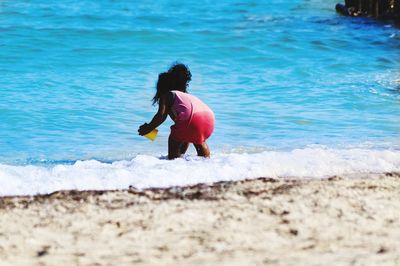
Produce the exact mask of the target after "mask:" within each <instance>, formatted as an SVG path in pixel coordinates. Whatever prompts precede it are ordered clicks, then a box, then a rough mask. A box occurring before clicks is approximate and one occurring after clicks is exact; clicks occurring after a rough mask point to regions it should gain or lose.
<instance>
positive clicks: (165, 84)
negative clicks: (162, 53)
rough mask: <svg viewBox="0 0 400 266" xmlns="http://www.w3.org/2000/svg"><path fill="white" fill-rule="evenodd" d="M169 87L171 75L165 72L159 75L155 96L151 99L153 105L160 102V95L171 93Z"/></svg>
mask: <svg viewBox="0 0 400 266" xmlns="http://www.w3.org/2000/svg"><path fill="white" fill-rule="evenodd" d="M171 87H172V84H171V75H170V74H169V73H167V72H163V73H161V74H159V75H158V81H157V91H156V95H154V97H153V105H154V104H156V103H158V102H159V101H160V97H161V95H162V94H164V93H167V92H169V91H171Z"/></svg>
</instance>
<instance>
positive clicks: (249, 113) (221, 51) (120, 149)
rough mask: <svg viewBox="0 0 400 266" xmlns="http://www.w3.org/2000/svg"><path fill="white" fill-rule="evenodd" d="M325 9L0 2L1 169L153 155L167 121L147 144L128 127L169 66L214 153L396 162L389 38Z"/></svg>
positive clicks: (141, 114)
mask: <svg viewBox="0 0 400 266" xmlns="http://www.w3.org/2000/svg"><path fill="white" fill-rule="evenodd" d="M336 2H337V1H322V0H321V1H317V0H312V1H300V0H298V1H296V0H291V1H289V0H287V1H283V0H273V1H239V0H234V1H217V2H216V1H208V0H200V1H196V2H193V3H192V2H188V1H164V0H161V1H156V2H154V3H149V2H148V1H111V0H109V1H106V0H99V1H94V0H93V1H89V0H87V1H45V0H38V1H33V2H32V1H22V0H21V1H1V2H0V72H1V77H0V164H3V165H8V166H11V165H14V166H15V165H16V166H26V165H28V166H29V165H30V166H36V165H45V166H46V165H64V164H73V163H74V162H75V161H77V160H89V159H96V160H99V161H103V162H109V163H111V162H116V161H119V160H131V159H133V158H136V157H137V156H138V155H142V154H144V155H149V156H156V157H157V156H161V155H165V154H166V153H167V138H168V134H169V128H168V127H169V126H170V125H171V124H172V122H171V121H170V120H169V121H167V122H166V123H164V125H162V126H161V127H160V133H159V137H158V139H157V140H156V141H155V142H154V143H151V142H149V141H148V140H146V139H144V138H143V137H140V136H138V135H137V128H138V127H139V125H141V124H142V123H144V122H148V121H149V120H150V119H151V118H152V116H153V115H154V113H155V111H156V110H157V108H156V107H154V106H152V105H151V101H150V100H151V98H152V97H153V95H154V92H155V88H154V87H155V82H156V79H157V75H158V73H159V72H162V71H165V70H167V68H168V67H169V66H170V65H171V63H173V62H174V61H176V60H178V61H180V62H183V63H185V64H187V65H188V66H189V67H190V69H191V71H192V74H193V80H192V82H191V84H190V87H189V91H190V92H191V93H193V94H194V95H197V96H199V97H200V98H201V99H202V100H204V101H205V102H206V103H207V104H208V105H209V106H210V107H211V108H212V109H213V110H214V112H215V115H216V119H217V122H216V129H215V133H214V134H213V136H212V137H211V139H210V140H209V144H210V146H211V148H212V151H213V153H214V154H217V155H218V154H226V153H227V154H241V153H258V152H264V151H278V152H279V151H281V152H286V151H288V152H290V151H292V150H294V149H306V148H307V147H312V146H313V145H317V146H318V147H320V146H322V147H325V148H329V149H343V150H347V149H353V148H362V149H367V150H376V149H378V150H392V151H393V150H395V151H397V150H399V147H400V138H399V137H400V70H399V69H400V68H399V67H400V53H399V49H400V30H399V29H398V28H395V27H393V26H391V25H390V23H389V22H376V21H373V20H370V19H366V18H347V17H341V16H339V15H337V14H336V13H335V11H334V6H335V4H336ZM189 153H191V154H194V150H190V151H189ZM4 172H7V173H9V172H8V170H7V171H6V170H4V171H3V174H4Z"/></svg>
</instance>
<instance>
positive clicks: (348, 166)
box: [0, 147, 400, 195]
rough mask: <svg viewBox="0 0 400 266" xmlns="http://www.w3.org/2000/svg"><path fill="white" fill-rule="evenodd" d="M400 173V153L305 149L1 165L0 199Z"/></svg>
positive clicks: (141, 156) (365, 150)
mask: <svg viewBox="0 0 400 266" xmlns="http://www.w3.org/2000/svg"><path fill="white" fill-rule="evenodd" d="M397 171H400V151H399V150H367V149H343V150H338V149H327V148H316V147H313V148H304V149H296V150H292V151H287V152H284V151H265V152H261V153H255V154H237V153H231V154H215V155H213V157H212V158H211V159H203V158H199V157H195V156H187V157H185V158H181V159H177V160H174V161H168V160H164V159H159V158H156V157H152V156H147V155H138V156H136V157H135V158H134V159H132V160H130V161H116V162H113V163H102V162H99V161H95V160H88V161H77V162H76V163H75V164H73V165H62V164H60V165H55V166H54V165H53V166H48V167H44V166H35V165H27V166H14V165H5V164H0V195H33V194H38V193H40V194H42V193H50V192H54V191H57V190H64V189H79V190H92V189H95V190H101V189H125V188H128V187H129V186H133V187H136V188H138V189H143V188H149V187H169V186H183V185H190V184H196V183H203V182H204V183H210V182H215V181H222V180H240V179H245V178H256V177H274V178H281V177H296V178H324V177H327V176H332V175H346V174H354V173H383V172H397Z"/></svg>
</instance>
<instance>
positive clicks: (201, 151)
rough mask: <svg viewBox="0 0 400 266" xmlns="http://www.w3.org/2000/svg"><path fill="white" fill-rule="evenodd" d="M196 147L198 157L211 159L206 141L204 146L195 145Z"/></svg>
mask: <svg viewBox="0 0 400 266" xmlns="http://www.w3.org/2000/svg"><path fill="white" fill-rule="evenodd" d="M194 147H195V148H196V151H197V155H198V156H203V157H206V158H209V157H210V149H209V148H208V145H207V143H206V142H205V141H204V143H202V144H194Z"/></svg>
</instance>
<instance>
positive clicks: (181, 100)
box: [138, 64, 214, 160]
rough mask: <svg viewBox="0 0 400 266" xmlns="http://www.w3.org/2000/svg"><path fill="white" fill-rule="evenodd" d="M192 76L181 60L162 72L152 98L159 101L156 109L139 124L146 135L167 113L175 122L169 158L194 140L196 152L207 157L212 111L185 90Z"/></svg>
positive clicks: (177, 154)
mask: <svg viewBox="0 0 400 266" xmlns="http://www.w3.org/2000/svg"><path fill="white" fill-rule="evenodd" d="M191 78H192V74H191V73H190V71H189V69H188V68H187V66H185V65H183V64H175V65H173V66H172V67H171V68H170V69H169V70H168V72H164V73H161V74H160V75H159V76H158V81H157V92H156V94H155V95H154V98H153V105H154V104H156V103H158V112H157V113H156V114H155V115H154V117H153V119H152V120H151V122H150V123H148V124H147V123H145V124H143V125H141V126H140V127H139V130H138V131H139V135H142V136H143V135H146V134H147V133H149V132H151V131H152V130H153V129H155V128H157V127H158V126H159V125H161V124H162V123H163V122H164V121H165V119H166V118H167V116H168V115H169V116H170V117H171V119H172V120H173V121H174V122H175V124H174V125H173V126H171V134H170V135H169V139H168V159H170V160H171V159H175V158H178V157H180V156H181V155H182V154H185V152H186V151H187V149H188V147H189V144H190V143H193V145H194V147H195V148H196V151H197V155H198V156H203V157H210V149H209V148H208V145H207V143H206V139H208V138H209V137H210V136H211V133H212V132H213V130H214V113H213V112H212V111H211V109H210V108H209V107H208V106H207V105H206V104H204V103H203V102H202V101H200V100H199V99H198V98H197V97H195V96H193V95H190V94H188V93H187V86H188V84H189V81H190V80H191Z"/></svg>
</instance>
